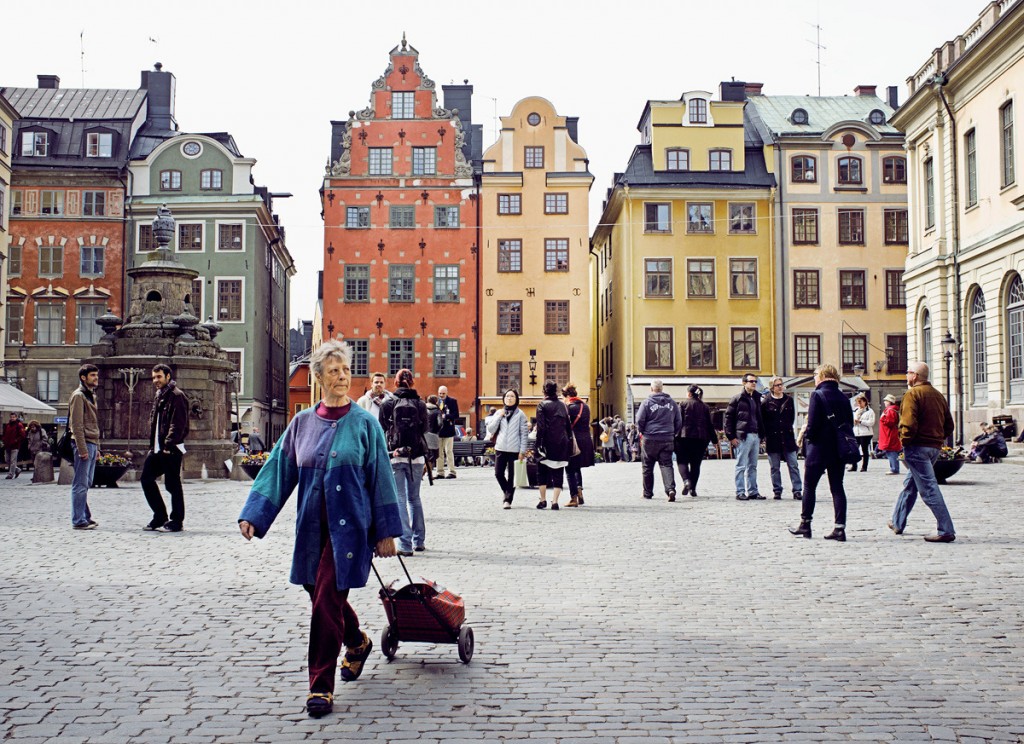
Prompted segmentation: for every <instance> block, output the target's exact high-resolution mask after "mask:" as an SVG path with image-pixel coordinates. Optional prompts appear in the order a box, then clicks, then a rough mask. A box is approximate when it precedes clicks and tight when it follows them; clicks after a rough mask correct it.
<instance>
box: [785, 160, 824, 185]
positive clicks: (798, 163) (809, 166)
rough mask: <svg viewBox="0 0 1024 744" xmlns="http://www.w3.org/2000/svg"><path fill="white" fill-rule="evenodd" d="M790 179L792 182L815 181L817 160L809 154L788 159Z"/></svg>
mask: <svg viewBox="0 0 1024 744" xmlns="http://www.w3.org/2000/svg"><path fill="white" fill-rule="evenodd" d="M790 180H791V181H793V183H816V182H817V180H818V168H817V160H816V159H815V158H812V157H811V156H809V155H799V156H797V157H795V158H793V159H792V160H791V161H790Z"/></svg>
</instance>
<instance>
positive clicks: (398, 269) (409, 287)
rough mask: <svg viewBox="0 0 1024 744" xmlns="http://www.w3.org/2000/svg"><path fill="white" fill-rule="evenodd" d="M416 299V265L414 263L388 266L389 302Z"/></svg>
mask: <svg viewBox="0 0 1024 744" xmlns="http://www.w3.org/2000/svg"><path fill="white" fill-rule="evenodd" d="M414 299H416V267H415V266H414V265H412V264H391V265H390V266H388V302H412V301H413V300H414Z"/></svg>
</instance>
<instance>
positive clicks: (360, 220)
mask: <svg viewBox="0 0 1024 744" xmlns="http://www.w3.org/2000/svg"><path fill="white" fill-rule="evenodd" d="M369 226H370V208H369V207H347V208H346V209H345V227H347V228H349V229H353V228H364V227H369Z"/></svg>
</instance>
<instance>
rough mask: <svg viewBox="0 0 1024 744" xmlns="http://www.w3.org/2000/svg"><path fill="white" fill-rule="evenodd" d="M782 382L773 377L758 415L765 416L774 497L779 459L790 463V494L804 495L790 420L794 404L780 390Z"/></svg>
mask: <svg viewBox="0 0 1024 744" xmlns="http://www.w3.org/2000/svg"><path fill="white" fill-rule="evenodd" d="M784 389H785V385H784V384H783V382H782V378H781V377H773V378H772V381H771V383H770V384H769V385H768V395H766V396H764V397H763V398H762V399H761V418H762V419H763V420H764V439H765V450H767V452H768V464H769V465H770V466H771V472H772V490H773V491H775V498H776V499H781V498H782V461H783V460H785V461H786V465H787V466H788V467H789V480H790V482H791V483H792V484H793V498H794V499H800V498H803V493H802V489H803V483H802V482H801V481H800V465H799V463H798V462H797V459H796V450H797V446H796V436H795V435H794V434H793V424H794V422H795V421H796V405H795V404H794V403H793V398H792V396H789V395H786V394H785V393H784V392H782V391H783V390H784Z"/></svg>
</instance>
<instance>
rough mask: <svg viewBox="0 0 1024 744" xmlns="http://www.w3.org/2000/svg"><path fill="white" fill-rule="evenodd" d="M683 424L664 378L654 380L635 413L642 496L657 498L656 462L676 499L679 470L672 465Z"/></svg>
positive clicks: (669, 495) (667, 494) (666, 486)
mask: <svg viewBox="0 0 1024 744" xmlns="http://www.w3.org/2000/svg"><path fill="white" fill-rule="evenodd" d="M682 425H683V421H682V414H681V413H680V412H679V406H678V405H676V402H675V401H674V400H672V396H671V395H669V394H668V393H666V392H664V390H663V384H662V382H661V380H653V381H652V382H651V394H650V395H649V396H648V397H647V398H646V399H645V400H644V402H643V403H641V404H640V409H639V410H638V411H637V413H636V428H637V429H639V431H640V437H641V439H640V465H641V469H642V478H643V497H644V498H645V499H652V498H654V465H655V463H657V465H658V466H659V467H660V468H661V482H662V485H663V486H664V487H665V495H666V496H668V500H669V501H675V500H676V474H675V471H673V469H672V452H673V449H674V442H675V436H676V432H678V431H679V430H680V429H681V428H682Z"/></svg>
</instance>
